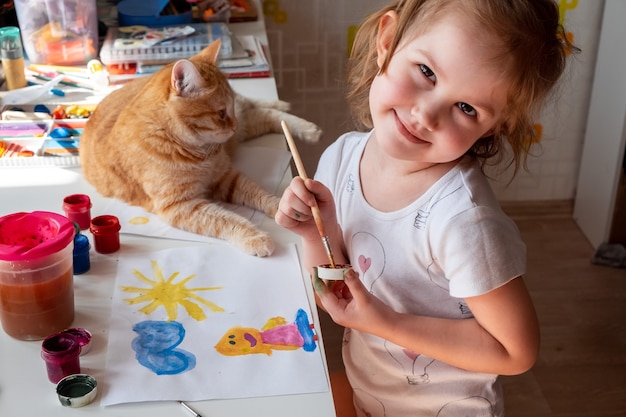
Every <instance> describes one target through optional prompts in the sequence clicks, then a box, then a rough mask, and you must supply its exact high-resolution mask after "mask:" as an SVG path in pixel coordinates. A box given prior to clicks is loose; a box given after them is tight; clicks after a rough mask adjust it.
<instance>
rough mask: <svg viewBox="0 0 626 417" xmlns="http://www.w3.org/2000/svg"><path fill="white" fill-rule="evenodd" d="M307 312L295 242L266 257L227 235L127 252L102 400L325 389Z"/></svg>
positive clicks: (104, 402)
mask: <svg viewBox="0 0 626 417" xmlns="http://www.w3.org/2000/svg"><path fill="white" fill-rule="evenodd" d="M202 300H204V301H205V302H203V301H202ZM194 304H195V306H194ZM184 305H187V307H188V309H186V308H185V307H184ZM150 306H152V307H154V308H150ZM166 307H171V308H170V309H168V308H166ZM142 309H143V310H142ZM220 310H223V311H220ZM298 314H299V317H300V318H304V319H305V320H307V319H308V321H309V323H312V322H313V319H312V316H311V312H310V308H309V303H308V300H307V295H306V290H305V287H304V283H303V280H302V274H301V270H300V263H299V261H298V256H297V251H296V248H295V245H278V246H277V248H276V252H275V253H274V254H273V255H272V256H270V257H267V258H258V257H253V256H249V255H245V254H242V252H241V251H239V250H237V249H235V248H232V247H230V246H229V245H227V244H224V243H222V242H219V243H216V244H210V245H201V246H193V247H188V248H176V249H167V250H163V251H155V252H147V253H145V254H144V255H141V256H139V255H137V256H124V257H120V259H119V263H118V270H117V281H116V285H115V292H114V296H113V301H112V313H111V323H110V328H109V336H108V340H109V342H108V348H107V362H106V371H105V378H104V381H103V384H102V385H103V386H102V392H103V394H102V399H101V404H102V405H112V404H118V403H126V402H141V401H157V400H188V401H195V400H208V399H229V398H244V397H259V396H274V395H287V394H300V393H311V392H325V391H327V390H328V389H329V388H328V381H327V378H326V374H325V370H324V365H323V360H322V356H321V351H320V348H319V346H318V345H317V342H316V341H315V340H313V341H311V339H309V340H308V341H306V342H307V343H306V344H305V341H304V340H299V339H298V335H300V334H304V333H306V332H304V333H300V332H301V330H299V329H296V328H295V327H294V321H296V315H298ZM281 318H282V319H281ZM264 326H265V327H264ZM302 327H303V326H302V324H301V327H300V328H302ZM304 327H306V326H304ZM133 328H135V330H133ZM236 328H245V329H244V330H242V331H241V332H239V333H240V334H239V336H238V337H234V338H233V337H230V338H229V337H228V336H229V335H231V334H232V333H233V329H236ZM172 329H174V330H175V331H172ZM181 329H183V330H181ZM294 330H297V331H295V332H294ZM179 331H184V335H182V334H181V333H178V332H179ZM255 332H258V333H255ZM314 332H315V331H312V332H311V334H313V333H314ZM276 333H278V335H279V339H281V340H286V338H287V337H291V339H290V340H289V341H288V342H284V343H283V344H286V345H291V347H290V348H289V349H284V348H283V347H284V346H279V345H278V344H277V342H276V340H278V339H277V337H276ZM260 335H261V336H260ZM294 336H295V339H294V338H293V337H294ZM296 339H298V340H296ZM304 339H306V336H305V337H304ZM272 343H273V344H274V345H273V346H272ZM281 343H282V342H281ZM233 345H234V346H233ZM216 346H218V347H217V348H216ZM221 347H225V349H227V348H231V349H234V352H235V353H236V354H235V355H231V354H225V353H223V351H226V352H228V351H227V350H222V348H221ZM254 352H260V353H254ZM170 359H171V360H170Z"/></svg>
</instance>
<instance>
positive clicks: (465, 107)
mask: <svg viewBox="0 0 626 417" xmlns="http://www.w3.org/2000/svg"><path fill="white" fill-rule="evenodd" d="M456 105H457V106H459V109H461V111H462V112H463V113H465V114H467V115H468V116H472V117H476V109H474V108H473V107H472V106H470V105H469V104H467V103H457V104H456Z"/></svg>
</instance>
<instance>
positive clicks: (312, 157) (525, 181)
mask: <svg viewBox="0 0 626 417" xmlns="http://www.w3.org/2000/svg"><path fill="white" fill-rule="evenodd" d="M262 3H263V8H264V11H265V12H266V13H265V22H266V26H267V30H268V37H269V43H270V51H271V54H272V61H273V65H274V69H275V71H276V78H277V82H278V92H279V96H280V97H281V99H283V100H286V101H289V102H291V103H292V105H293V112H294V113H296V114H298V115H300V116H303V117H305V118H307V119H309V120H311V121H313V122H315V123H317V124H318V125H320V126H321V127H322V128H323V129H324V137H323V141H322V143H321V144H319V145H315V146H313V145H302V148H301V149H300V153H301V154H302V156H303V159H304V160H305V161H304V162H305V165H306V168H307V171H308V172H311V173H313V172H315V168H316V165H317V160H318V158H319V155H320V154H321V152H322V151H323V149H324V148H325V147H326V146H328V144H330V143H331V142H332V141H334V140H335V139H336V138H337V136H339V135H340V134H341V133H343V132H345V131H347V130H350V129H352V123H351V120H350V116H349V113H348V109H347V105H346V103H345V100H344V93H343V80H344V71H345V63H346V55H347V45H348V39H349V32H350V30H351V28H353V27H354V26H356V25H358V24H359V23H360V21H361V20H362V19H363V18H364V17H365V16H366V15H367V14H368V13H370V12H372V11H373V10H376V9H377V8H378V7H380V5H382V4H385V3H386V1H385V0H357V1H355V0H316V1H311V0H263V1H262ZM603 3H604V1H603V0H560V8H561V16H562V19H564V23H565V25H566V28H567V29H568V31H570V32H571V33H572V34H573V36H574V42H575V43H576V45H577V46H578V47H580V48H581V49H582V50H583V52H582V53H581V54H579V55H577V56H575V57H574V58H573V59H572V60H571V65H570V68H569V71H568V77H567V78H566V79H565V80H564V83H563V86H562V89H561V94H560V99H559V101H558V103H551V104H550V105H549V106H548V107H547V108H546V109H545V110H544V113H543V114H542V117H541V119H540V120H538V123H541V124H542V126H543V136H542V138H541V149H537V150H536V153H537V156H534V157H531V158H530V159H529V171H530V173H525V172H521V173H519V174H518V176H517V177H516V178H515V179H514V180H513V182H512V183H511V184H510V185H508V186H507V183H508V181H509V180H510V176H507V175H505V176H503V177H502V181H494V182H493V186H494V189H495V190H496V193H497V194H498V196H499V197H500V199H501V200H507V201H519V200H525V201H529V200H563V199H573V198H574V194H575V188H576V182H577V178H578V171H579V163H580V155H581V150H582V143H583V138H584V133H585V122H586V119H587V110H588V105H589V97H590V90H591V85H592V78H593V70H594V67H595V58H596V50H597V43H598V37H599V27H600V24H601V17H602V13H601V12H602V8H603ZM299 146H300V145H299Z"/></svg>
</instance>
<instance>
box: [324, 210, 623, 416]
mask: <svg viewBox="0 0 626 417" xmlns="http://www.w3.org/2000/svg"><path fill="white" fill-rule="evenodd" d="M571 208H572V207H571V203H570V202H556V203H550V204H524V205H520V204H515V205H508V204H507V205H505V210H506V211H507V213H509V215H510V216H511V217H512V218H513V219H514V220H515V221H516V223H517V224H518V227H519V228H520V231H521V233H522V237H523V238H524V240H525V241H526V244H527V246H528V273H527V275H526V277H525V279H526V284H527V286H528V287H529V289H530V292H531V295H532V297H533V300H534V302H535V307H536V309H537V313H538V315H539V320H540V324H541V337H542V347H541V352H540V355H539V359H538V361H537V363H536V365H535V366H534V368H533V369H532V370H530V371H529V372H527V373H525V374H522V375H518V376H514V377H503V383H504V389H505V395H506V400H505V401H506V415H507V417H618V416H619V417H624V416H626V269H617V268H611V267H605V266H597V265H592V264H591V263H590V259H591V257H592V256H593V253H594V250H593V248H592V247H591V245H590V244H589V243H588V241H587V240H586V239H585V237H584V235H583V234H582V233H581V232H580V230H579V229H578V227H577V225H576V223H575V222H574V220H573V219H572V217H571V212H572V210H571ZM320 320H321V327H322V335H323V339H324V345H325V347H326V353H327V359H328V366H329V368H330V370H331V372H332V371H338V370H341V369H342V368H343V365H342V362H341V332H342V329H341V328H339V327H338V326H337V325H335V324H334V323H332V321H331V320H330V319H329V317H328V316H327V315H326V314H324V313H320Z"/></svg>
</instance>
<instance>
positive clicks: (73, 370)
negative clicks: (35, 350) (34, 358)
mask: <svg viewBox="0 0 626 417" xmlns="http://www.w3.org/2000/svg"><path fill="white" fill-rule="evenodd" d="M41 358H42V359H43V360H44V361H45V362H46V371H47V372H48V379H49V380H50V382H53V383H55V384H56V383H57V382H59V381H60V380H62V379H63V378H65V377H66V376H68V375H74V374H79V373H80V344H79V342H78V339H77V338H76V337H75V336H74V335H72V334H70V333H66V332H61V333H55V334H53V335H51V336H48V337H46V338H45V339H44V341H43V343H42V344H41Z"/></svg>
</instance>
